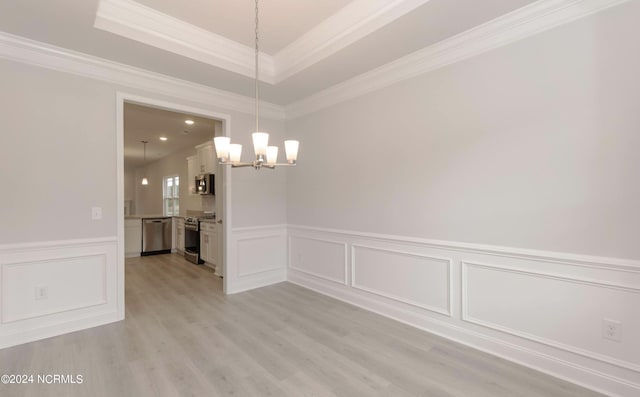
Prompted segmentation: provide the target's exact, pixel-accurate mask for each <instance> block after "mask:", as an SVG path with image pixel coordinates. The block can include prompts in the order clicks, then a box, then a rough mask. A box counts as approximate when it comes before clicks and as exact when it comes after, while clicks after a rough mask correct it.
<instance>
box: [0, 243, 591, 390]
mask: <svg viewBox="0 0 640 397" xmlns="http://www.w3.org/2000/svg"><path fill="white" fill-rule="evenodd" d="M125 292H126V319H125V321H122V322H119V323H114V324H109V325H105V326H101V327H96V328H91V329H88V330H84V331H80V332H74V333H70V334H67V335H63V336H59V337H55V338H50V339H46V340H42V341H37V342H33V343H29V344H25V345H21V346H16V347H13V348H8V349H3V350H0V373H1V374H34V375H37V374H71V375H77V374H80V375H82V376H83V379H84V382H83V383H82V384H58V385H46V384H26V385H0V396H2V397H5V396H6V397H30V396H38V397H46V396H55V397H63V396H69V397H85V396H86V397H102V396H104V397H111V396H136V397H138V396H140V397H151V396H153V397H155V396H160V397H182V396H207V397H209V396H211V397H218V396H240V397H244V396H249V397H252V396H256V397H261V396H277V397H301V396H302V397H342V396H348V397H354V396H355V397H357V396H374V397H376V396H377V397H390V396H393V397H407V396H429V397H468V396H472V397H483V396H484V397H513V396H522V397H578V396H579V397H596V396H599V394H598V393H595V392H592V391H589V390H586V389H584V388H582V387H579V386H576V385H573V384H570V383H568V382H565V381H562V380H560V379H556V378H553V377H550V376H548V375H545V374H541V373H539V372H536V371H533V370H531V369H528V368H525V367H522V366H519V365H517V364H514V363H511V362H508V361H506V360H503V359H500V358H498V357H494V356H491V355H488V354H486V353H483V352H480V351H477V350H474V349H471V348H469V347H466V346H463V345H460V344H457V343H455V342H452V341H450V340H447V339H445V338H442V337H439V336H436V335H432V334H429V333H427V332H423V331H421V330H418V329H416V328H413V327H410V326H408V325H406V324H402V323H399V322H397V321H393V320H390V319H388V318H385V317H382V316H379V315H376V314H374V313H371V312H368V311H365V310H362V309H359V308H357V307H355V306H351V305H348V304H345V303H343V302H340V301H338V300H335V299H332V298H330V297H327V296H324V295H321V294H318V293H315V292H312V291H309V290H307V289H304V288H302V287H299V286H296V285H293V284H289V283H280V284H276V285H272V286H269V287H265V288H260V289H257V290H253V291H248V292H245V293H241V294H237V295H232V296H224V295H223V294H222V280H221V279H220V278H219V277H217V276H215V274H214V272H213V271H212V270H211V269H209V268H207V267H204V266H196V265H193V264H191V263H189V262H187V261H185V260H184V258H182V257H181V256H179V255H175V254H171V255H159V256H148V257H141V258H132V259H127V261H126V288H125Z"/></svg>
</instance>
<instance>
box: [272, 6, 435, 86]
mask: <svg viewBox="0 0 640 397" xmlns="http://www.w3.org/2000/svg"><path fill="white" fill-rule="evenodd" d="M429 1H430V0H391V1H389V0H386V1H380V0H378V1H372V0H354V1H352V2H351V3H349V4H348V5H347V6H345V7H344V8H342V9H341V10H340V11H338V12H336V13H335V14H333V15H331V16H330V17H329V18H327V19H326V20H324V21H322V22H321V23H320V24H318V25H317V26H315V27H314V28H313V29H311V30H310V31H308V32H307V33H305V34H304V35H302V36H301V37H300V38H298V39H297V40H296V41H294V42H293V43H291V44H289V45H288V46H286V47H285V48H283V49H282V50H280V51H279V52H278V53H277V54H275V55H274V59H275V64H276V71H277V75H276V80H277V81H283V80H285V79H287V78H289V77H291V76H293V75H295V74H296V73H299V72H300V71H302V70H304V69H306V68H308V67H310V66H311V65H313V64H315V63H317V62H319V61H321V60H323V59H324V58H327V57H329V56H330V55H332V54H335V53H336V52H338V51H340V50H342V49H343V48H346V47H347V46H349V45H351V44H353V43H354V42H356V41H358V40H360V39H362V38H363V37H365V36H367V35H369V34H371V33H373V32H375V31H376V30H378V29H380V28H382V27H383V26H385V25H387V24H389V23H391V22H393V21H394V20H396V19H397V18H400V17H401V16H403V15H405V14H407V13H409V12H411V11H413V10H414V9H416V8H418V7H420V6H421V5H423V4H425V3H427V2H429Z"/></svg>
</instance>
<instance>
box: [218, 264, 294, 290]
mask: <svg viewBox="0 0 640 397" xmlns="http://www.w3.org/2000/svg"><path fill="white" fill-rule="evenodd" d="M284 281H287V271H286V269H284V268H283V269H277V270H271V271H267V272H264V273H260V274H254V275H251V276H246V277H242V278H240V279H237V280H236V281H235V282H234V284H233V287H231V288H229V289H228V290H227V293H228V294H237V293H239V292H244V291H249V290H252V289H255V288H261V287H266V286H268V285H272V284H277V283H281V282H284Z"/></svg>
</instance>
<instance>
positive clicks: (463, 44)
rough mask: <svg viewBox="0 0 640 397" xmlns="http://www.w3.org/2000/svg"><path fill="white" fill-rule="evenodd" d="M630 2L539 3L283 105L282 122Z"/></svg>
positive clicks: (577, 0) (544, 0)
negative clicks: (283, 114) (283, 119)
mask: <svg viewBox="0 0 640 397" xmlns="http://www.w3.org/2000/svg"><path fill="white" fill-rule="evenodd" d="M628 1H630V0H539V1H537V2H535V3H532V4H530V5H528V6H525V7H523V8H520V9H518V10H515V11H513V12H511V13H509V14H506V15H504V16H501V17H499V18H496V19H494V20H492V21H489V22H487V23H485V24H483V25H480V26H478V27H475V28H473V29H470V30H468V31H465V32H463V33H460V34H458V35H456V36H453V37H451V38H449V39H446V40H443V41H441V42H439V43H436V44H434V45H431V46H429V47H425V48H423V49H421V50H418V51H416V52H414V53H412V54H409V55H407V56H404V57H402V58H399V59H397V60H395V61H392V62H390V63H388V64H386V65H383V66H381V67H378V68H376V69H373V70H371V71H369V72H366V73H363V74H361V75H358V76H356V77H354V78H352V79H349V80H346V81H344V82H342V83H339V84H336V85H334V86H332V87H329V88H327V89H325V90H323V91H320V92H318V93H316V94H313V95H311V96H309V97H306V98H304V99H301V100H299V101H296V102H293V103H290V104H288V105H287V106H286V107H285V108H286V117H287V119H292V118H296V117H300V116H304V115H305V114H309V113H313V112H315V111H318V110H321V109H323V108H327V107H329V106H332V105H335V104H338V103H341V102H344V101H347V100H350V99H353V98H356V97H359V96H361V95H364V94H367V93H370V92H373V91H377V90H379V89H382V88H385V87H388V86H390V85H393V84H395V83H398V82H401V81H404V80H407V79H410V78H413V77H416V76H419V75H421V74H424V73H427V72H430V71H433V70H436V69H439V68H442V67H444V66H447V65H450V64H453V63H456V62H460V61H463V60H465V59H468V58H471V57H473V56H476V55H479V54H482V53H485V52H487V51H490V50H492V49H495V48H498V47H501V46H504V45H507V44H510V43H513V42H515V41H518V40H521V39H524V38H527V37H529V36H532V35H535V34H537V33H541V32H544V31H546V30H549V29H552V28H554V27H557V26H560V25H563V24H566V23H569V22H572V21H575V20H577V19H579V18H582V17H585V16H588V15H591V14H594V13H597V12H599V11H602V10H604V9H607V8H610V7H613V6H616V5H619V4H622V3H626V2H628Z"/></svg>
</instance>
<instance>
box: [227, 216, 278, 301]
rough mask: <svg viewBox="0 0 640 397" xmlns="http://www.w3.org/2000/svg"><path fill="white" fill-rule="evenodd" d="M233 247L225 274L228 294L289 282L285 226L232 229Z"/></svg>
mask: <svg viewBox="0 0 640 397" xmlns="http://www.w3.org/2000/svg"><path fill="white" fill-rule="evenodd" d="M231 247H232V248H231V252H230V253H229V256H228V258H229V259H228V260H229V263H228V264H227V271H226V274H225V277H228V279H227V293H229V294H234V293H237V292H242V291H246V290H250V289H254V288H259V287H264V286H266V285H270V284H275V283H279V282H282V281H286V278H287V276H286V267H287V265H286V261H287V255H286V253H287V228H286V226H284V225H270V226H258V227H247V228H237V229H233V231H232V242H231Z"/></svg>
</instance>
